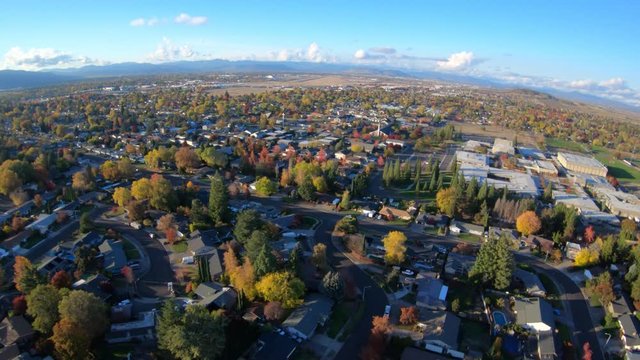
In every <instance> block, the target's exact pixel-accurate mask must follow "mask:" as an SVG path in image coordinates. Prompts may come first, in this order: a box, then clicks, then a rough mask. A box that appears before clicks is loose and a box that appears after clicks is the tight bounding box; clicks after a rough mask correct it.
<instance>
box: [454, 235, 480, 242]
mask: <svg viewBox="0 0 640 360" xmlns="http://www.w3.org/2000/svg"><path fill="white" fill-rule="evenodd" d="M458 238H459V239H460V240H464V241H467V242H472V243H478V244H479V243H481V242H482V237H480V236H478V235H473V234H467V233H465V234H460V235H458Z"/></svg>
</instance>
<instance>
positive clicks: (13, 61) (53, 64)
mask: <svg viewBox="0 0 640 360" xmlns="http://www.w3.org/2000/svg"><path fill="white" fill-rule="evenodd" d="M91 64H97V65H100V64H104V62H101V61H97V60H94V59H91V58H88V57H86V56H76V55H73V54H71V53H68V52H64V51H60V50H55V49H52V48H31V49H28V50H23V49H22V48H20V47H13V48H11V49H9V51H7V53H5V54H4V57H3V59H2V62H0V68H2V69H14V70H29V71H38V70H43V69H54V68H55V69H63V68H75V67H81V66H85V65H91Z"/></svg>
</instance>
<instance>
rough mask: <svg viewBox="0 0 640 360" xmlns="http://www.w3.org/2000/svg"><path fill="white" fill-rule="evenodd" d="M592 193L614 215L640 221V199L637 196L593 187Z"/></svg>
mask: <svg viewBox="0 0 640 360" xmlns="http://www.w3.org/2000/svg"><path fill="white" fill-rule="evenodd" d="M591 191H592V192H593V194H594V195H595V196H596V197H597V198H598V199H599V200H600V201H601V202H602V203H603V204H604V205H605V206H606V207H607V209H609V211H611V213H612V214H614V215H617V216H622V217H628V218H636V219H640V199H638V197H637V196H635V195H633V194H629V193H626V192H622V191H618V190H611V189H610V188H605V187H593V188H591Z"/></svg>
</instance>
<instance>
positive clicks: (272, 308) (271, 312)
mask: <svg viewBox="0 0 640 360" xmlns="http://www.w3.org/2000/svg"><path fill="white" fill-rule="evenodd" d="M282 316H284V309H283V308H282V304H281V303H280V302H278V301H270V302H268V303H267V305H265V306H264V317H265V318H266V319H267V320H280V319H281V318H282Z"/></svg>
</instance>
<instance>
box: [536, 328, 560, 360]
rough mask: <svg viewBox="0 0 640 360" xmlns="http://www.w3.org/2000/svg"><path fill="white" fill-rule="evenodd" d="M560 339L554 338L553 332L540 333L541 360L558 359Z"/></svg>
mask: <svg viewBox="0 0 640 360" xmlns="http://www.w3.org/2000/svg"><path fill="white" fill-rule="evenodd" d="M559 348H560V347H559V344H558V339H557V337H555V336H553V331H542V332H540V333H538V356H539V357H540V360H555V359H557V358H558V349H559Z"/></svg>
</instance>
